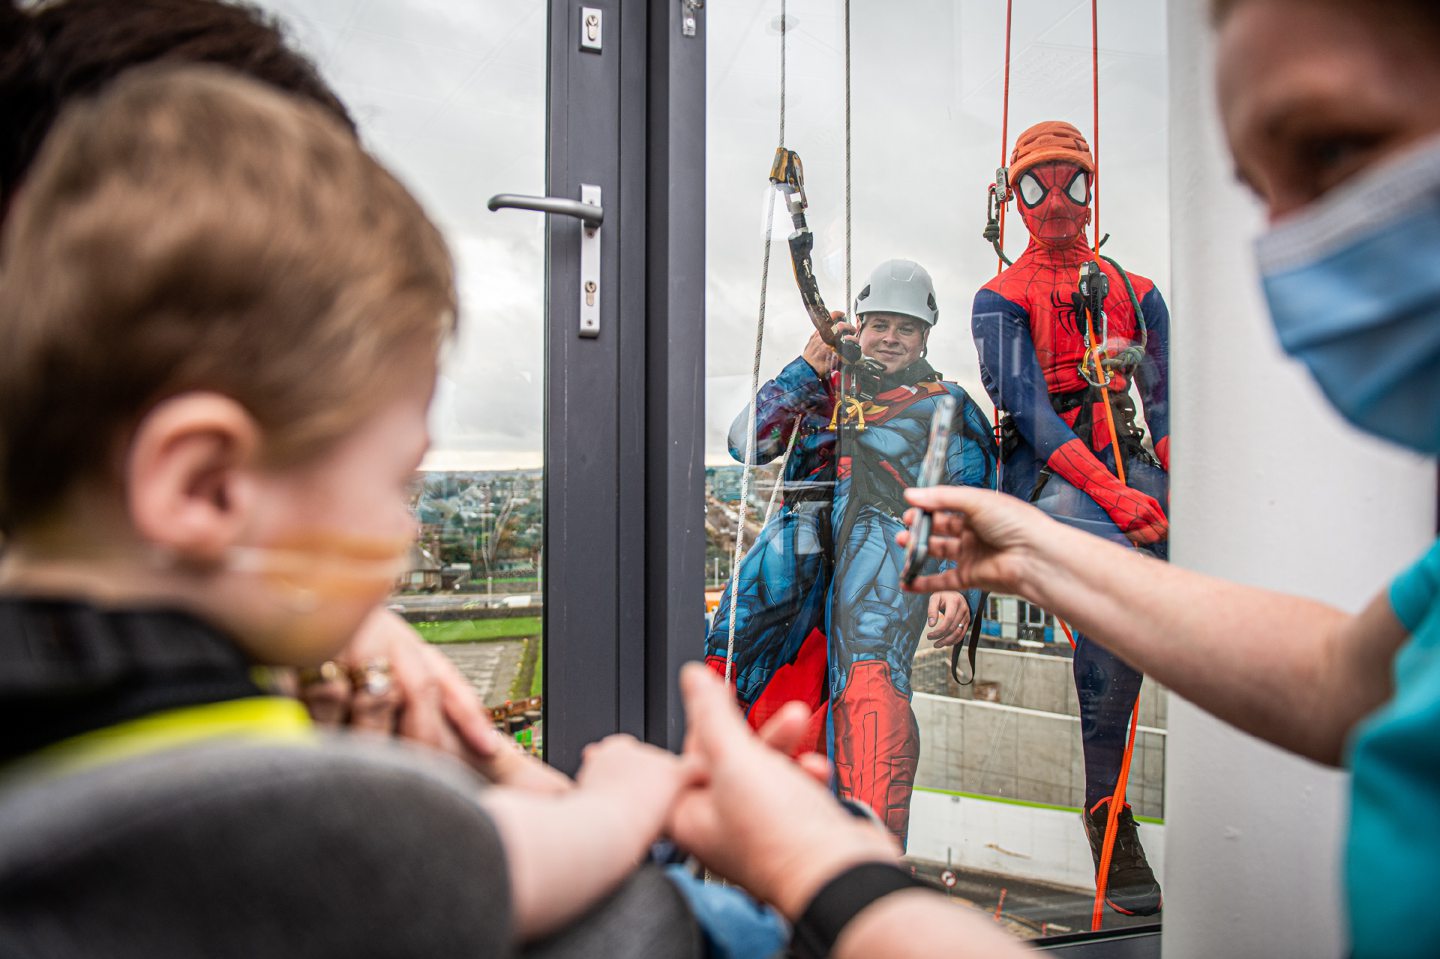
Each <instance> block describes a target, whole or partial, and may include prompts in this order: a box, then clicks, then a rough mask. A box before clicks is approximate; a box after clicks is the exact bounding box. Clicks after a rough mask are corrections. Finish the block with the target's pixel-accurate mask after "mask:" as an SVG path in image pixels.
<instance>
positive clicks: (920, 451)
mask: <svg viewBox="0 0 1440 959" xmlns="http://www.w3.org/2000/svg"><path fill="white" fill-rule="evenodd" d="M838 377H839V374H838V373H836V374H832V375H831V376H830V377H826V378H824V379H822V378H821V377H820V376H819V375H817V373H816V372H815V371H814V370H813V369H812V368H811V367H810V365H809V364H808V363H807V362H806V361H805V360H804V359H803V358H797V359H795V360H794V361H792V362H791V363H790V364H789V365H787V366H786V367H785V369H784V370H782V371H781V373H780V375H779V376H778V377H776V378H775V379H774V380H771V381H770V382H768V383H766V384H765V385H764V386H763V387H761V389H760V392H759V395H758V396H757V398H756V399H757V418H756V436H755V439H756V456H755V459H756V462H757V463H763V462H769V461H772V460H774V459H775V458H777V457H778V456H780V455H781V453H782V452H783V451H784V450H785V448H786V445H787V443H788V442H789V440H790V436H791V433H792V432H793V431H795V430H799V435H798V436H797V437H796V438H795V447H794V450H793V452H792V453H791V456H790V459H789V461H788V463H787V464H786V469H785V476H784V497H785V498H784V505H783V506H782V507H781V508H780V509H779V510H777V512H776V514H775V516H774V517H772V519H771V520H770V522H768V523H766V524H765V526H764V528H763V529H762V530H761V532H760V535H759V537H758V538H757V540H756V542H755V544H754V545H753V546H752V547H751V548H750V550H749V552H747V553H746V555H745V558H744V560H743V561H742V562H741V564H740V567H739V570H738V571H737V573H736V577H737V579H738V599H737V602H736V604H735V648H734V660H733V662H734V667H733V668H734V679H735V684H736V696H737V698H738V699H739V700H740V702H741V704H742V706H743V707H744V708H745V710H746V713H747V716H748V717H749V719H750V721H751V723H752V725H755V726H757V727H758V726H759V725H760V724H761V723H762V722H763V721H764V720H765V719H766V718H768V716H769V715H770V714H771V713H772V712H773V711H774V709H776V708H778V706H779V705H781V704H783V703H784V702H787V701H789V700H792V699H800V700H803V701H806V702H808V703H809V704H810V705H811V706H812V708H815V709H816V716H817V718H818V719H823V720H825V722H824V732H825V740H826V741H827V744H828V746H829V753H830V756H831V758H832V760H833V761H834V763H835V770H836V783H835V785H836V789H837V791H838V792H839V794H840V795H841V796H844V797H848V798H853V799H856V800H858V801H860V802H862V803H864V804H866V805H867V806H869V807H870V808H871V809H873V810H874V811H875V813H876V815H877V816H879V817H880V818H881V820H882V821H884V822H885V823H886V825H887V826H889V828H890V829H891V831H892V832H893V833H894V834H895V835H896V836H897V838H899V839H900V841H901V842H902V843H903V842H904V840H905V835H906V833H907V831H908V828H909V811H910V795H911V791H912V789H913V787H914V782H915V772H916V768H917V766H918V763H919V755H920V738H919V730H918V728H917V727H916V723H915V717H914V714H913V713H912V711H911V709H910V697H911V688H910V664H911V661H912V660H913V659H914V655H915V650H916V647H917V645H918V643H919V641H920V636H921V633H922V632H923V630H924V629H925V624H926V610H927V598H926V597H925V596H924V595H919V594H915V593H906V592H904V591H902V589H901V585H900V574H901V572H902V567H903V565H904V558H903V550H902V549H901V548H900V547H899V546H897V545H896V543H895V534H896V533H898V532H899V531H900V529H901V527H902V523H901V521H900V515H901V513H902V512H903V510H904V504H903V499H902V492H903V490H904V489H905V488H906V487H907V486H911V485H914V483H915V482H916V479H917V476H918V474H919V469H920V463H921V460H922V459H923V457H924V455H925V448H926V443H927V440H928V436H929V430H930V420H931V416H932V414H933V412H934V409H935V405H936V402H937V400H938V399H939V397H941V396H943V395H945V394H949V395H950V396H952V397H954V399H955V401H956V412H955V415H954V420H953V425H952V431H951V439H950V445H949V448H948V453H947V459H946V474H947V475H946V480H945V481H946V482H949V483H953V484H964V485H970V486H983V487H990V488H993V486H994V477H995V451H994V444H993V441H992V439H991V434H990V429H989V425H988V423H987V421H986V419H985V415H984V413H983V412H982V411H981V410H980V408H979V407H978V406H977V405H976V404H975V402H974V401H973V400H971V399H970V397H969V396H968V395H967V394H966V393H965V391H964V390H963V389H961V388H960V387H959V386H957V385H955V384H953V383H946V382H942V381H940V379H939V375H938V374H936V373H934V371H933V370H931V369H930V367H929V364H928V363H925V362H924V361H923V360H921V361H920V362H918V363H916V364H914V365H912V366H911V367H910V368H909V369H907V370H904V371H902V372H900V373H899V374H896V375H894V376H890V377H886V378H885V379H884V380H882V382H881V384H880V389H879V390H878V392H877V393H876V395H875V397H874V398H873V399H872V400H869V401H866V402H865V403H863V404H861V405H853V406H852V407H851V408H848V409H846V410H844V411H843V412H842V414H841V415H839V416H837V415H836V412H835V407H836V395H837V381H838ZM749 427H750V423H749V415H748V410H746V411H743V412H742V413H741V414H740V416H739V418H737V420H736V421H735V424H734V426H733V427H732V428H731V431H730V451H731V454H732V455H734V456H735V458H736V459H739V460H742V461H743V458H744V452H745V445H746V438H747V437H746V434H747V432H748V430H749ZM837 449H838V450H839V451H840V453H839V455H838V457H837ZM938 568H939V567H938V566H937V567H936V569H938ZM965 597H966V601H967V602H968V603H969V604H970V608H971V610H972V611H974V612H975V613H976V615H978V610H977V608H976V607H977V606H978V603H979V595H978V591H971V592H969V593H966V594H965ZM729 616H730V591H729V587H728V586H727V588H726V590H725V591H724V593H723V594H722V597H721V601H720V605H719V606H718V608H717V609H716V611H715V616H714V619H713V620H712V626H711V628H710V630H709V632H708V634H707V636H706V643H705V654H706V659H707V662H709V663H710V665H711V666H712V668H714V669H715V670H716V671H717V672H721V673H723V671H724V668H725V656H726V650H727V645H728V642H727V641H728V635H729ZM827 637H828V641H827ZM827 700H828V709H821V708H820V707H821V705H822V704H824V703H825V702H826V701H827ZM816 731H817V742H818V738H819V737H818V733H819V732H820V726H819V724H817V729H816Z"/></svg>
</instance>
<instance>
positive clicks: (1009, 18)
mask: <svg viewBox="0 0 1440 959" xmlns="http://www.w3.org/2000/svg"><path fill="white" fill-rule="evenodd" d="M1014 13H1015V0H1005V98H1004V103H1003V105H1002V107H1001V120H1000V166H1002V167H1003V166H1005V165H1006V162H1007V160H1008V158H1009V150H1010V26H1011V24H1012V23H1013V22H1014ZM1006 179H1007V180H1008V179H1009V176H1008V175H1007V176H1006ZM1006 190H1007V191H1008V190H1009V185H1008V184H1007V185H1006ZM1008 206H1009V204H1007V203H1006V202H1005V197H1003V196H1002V197H1000V249H1002V250H1003V249H1005V210H1006V207H1008ZM1003 272H1005V261H1004V260H1003V259H1001V258H999V257H997V258H996V260H995V275H996V276H999V275H1000V274H1001V273H1003ZM995 415H996V422H997V424H998V422H999V415H1000V411H999V410H998V409H997V410H996V411H995Z"/></svg>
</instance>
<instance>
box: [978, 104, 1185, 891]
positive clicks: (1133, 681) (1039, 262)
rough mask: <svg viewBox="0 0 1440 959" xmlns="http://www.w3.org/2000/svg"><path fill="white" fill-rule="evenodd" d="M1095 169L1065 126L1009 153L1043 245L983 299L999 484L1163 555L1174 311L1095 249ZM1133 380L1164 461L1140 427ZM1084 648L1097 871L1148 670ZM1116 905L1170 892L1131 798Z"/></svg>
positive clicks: (1080, 677) (981, 330)
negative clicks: (1082, 296) (1090, 229)
mask: <svg viewBox="0 0 1440 959" xmlns="http://www.w3.org/2000/svg"><path fill="white" fill-rule="evenodd" d="M1094 172H1095V162H1094V158H1093V157H1092V155H1091V153H1090V147H1089V145H1088V144H1087V143H1086V142H1085V138H1084V137H1083V136H1082V135H1081V134H1080V131H1079V130H1077V129H1076V128H1075V127H1073V126H1071V125H1070V124H1068V123H1063V122H1059V121H1048V122H1045V123H1039V124H1036V125H1035V126H1033V127H1031V128H1030V129H1029V130H1026V131H1025V132H1024V133H1022V134H1021V135H1020V137H1019V139H1017V140H1016V142H1015V149H1014V152H1013V153H1012V155H1011V158H1010V167H1009V182H1010V184H1011V188H1012V189H1013V190H1014V191H1015V195H1016V200H1017V203H1018V205H1019V209H1020V216H1021V218H1022V219H1023V220H1024V221H1025V226H1026V227H1027V229H1028V230H1029V231H1030V244H1029V246H1028V247H1027V248H1026V249H1025V252H1024V253H1023V254H1022V255H1021V256H1020V258H1019V259H1017V260H1016V261H1015V263H1014V265H1012V266H1010V267H1009V268H1007V269H1006V270H1005V271H1003V272H1002V273H1001V274H1000V275H999V276H997V277H995V279H993V280H991V281H990V282H989V283H987V284H985V286H984V287H983V288H982V289H981V290H980V292H979V293H978V294H976V296H975V306H974V313H973V317H972V329H973V332H974V336H975V346H976V348H977V350H978V351H979V354H980V372H981V379H982V381H983V382H984V384H985V389H986V390H987V391H988V392H989V394H990V398H991V399H992V400H993V401H994V403H995V407H996V409H997V410H999V411H1001V413H1002V414H1003V415H1002V420H1001V467H1000V488H1001V489H1002V490H1004V491H1005V492H1007V493H1011V494H1012V495H1015V496H1018V497H1021V498H1023V499H1026V500H1030V501H1032V502H1034V503H1035V504H1036V505H1037V506H1039V507H1040V508H1041V509H1043V510H1045V511H1046V512H1047V513H1049V514H1050V515H1052V516H1054V517H1055V518H1056V519H1058V520H1060V521H1061V522H1064V523H1067V524H1069V525H1072V526H1076V527H1079V528H1081V529H1084V530H1088V531H1090V532H1093V533H1095V534H1097V535H1100V536H1104V537H1107V538H1109V539H1112V540H1116V541H1118V542H1129V543H1132V544H1134V545H1135V546H1136V547H1137V548H1140V549H1143V550H1146V551H1147V552H1149V553H1151V554H1152V555H1154V556H1156V557H1158V558H1160V559H1165V558H1166V557H1167V551H1168V535H1169V523H1168V520H1167V518H1166V513H1165V511H1166V508H1167V503H1168V499H1169V482H1168V476H1167V470H1168V469H1169V447H1170V419H1169V409H1168V391H1167V384H1166V377H1167V369H1168V367H1167V357H1168V351H1169V340H1170V335H1169V334H1170V315H1169V311H1168V310H1167V308H1166V306H1165V301H1164V300H1163V299H1162V298H1161V296H1160V292H1159V290H1157V289H1156V288H1155V284H1154V283H1153V282H1151V281H1150V280H1148V279H1146V278H1145V277H1143V276H1140V275H1138V274H1135V273H1128V274H1127V273H1126V271H1124V270H1122V269H1120V268H1119V267H1118V266H1117V265H1116V264H1114V263H1112V262H1110V261H1107V260H1105V259H1103V258H1099V257H1097V254H1096V251H1094V250H1093V249H1091V247H1090V243H1089V241H1088V240H1087V239H1086V231H1085V228H1086V226H1087V225H1088V224H1089V222H1090V217H1091V212H1090V196H1091V193H1090V188H1091V180H1092V177H1093V175H1094ZM1096 261H1098V262H1099V264H1100V268H1101V269H1102V270H1103V271H1104V274H1105V276H1106V277H1107V278H1108V281H1109V283H1108V287H1109V288H1108V293H1107V294H1106V295H1105V297H1104V301H1103V310H1102V311H1101V313H1100V314H1099V315H1098V316H1095V315H1093V314H1092V315H1089V316H1087V312H1086V311H1085V310H1084V309H1080V310H1079V311H1078V312H1077V307H1078V306H1080V304H1078V303H1077V301H1076V294H1077V292H1078V278H1079V275H1080V271H1081V269H1082V267H1083V266H1084V265H1085V264H1086V263H1089V262H1096ZM1132 381H1133V382H1134V383H1135V384H1136V386H1137V387H1138V392H1139V395H1140V398H1141V400H1142V402H1143V403H1144V416H1145V422H1146V424H1147V425H1148V426H1149V428H1150V433H1151V435H1152V437H1153V440H1154V443H1153V447H1154V452H1153V454H1152V452H1151V451H1150V450H1148V449H1147V448H1146V447H1145V445H1144V443H1143V440H1144V435H1145V433H1144V430H1143V429H1142V428H1141V427H1140V425H1139V424H1138V423H1137V422H1136V409H1135V404H1134V401H1133V400H1132V399H1131V396H1130V384H1131V382H1132ZM1107 404H1108V406H1109V411H1108V413H1107V410H1106V406H1107ZM1112 422H1113V425H1114V431H1113V434H1112V430H1111V423H1112ZM1117 445H1118V446H1119V455H1120V457H1121V464H1122V465H1123V470H1124V472H1123V476H1124V479H1123V481H1122V479H1121V478H1120V474H1119V473H1118V471H1117V469H1116V448H1115V447H1116V446H1117ZM1074 638H1075V659H1074V674H1075V691H1076V693H1077V695H1078V697H1079V701H1080V729H1081V739H1082V743H1083V746H1084V751H1085V813H1084V824H1085V832H1086V835H1087V837H1088V838H1089V840H1090V847H1091V851H1092V853H1093V855H1094V859H1095V864H1096V870H1097V873H1098V870H1099V862H1100V853H1101V843H1102V841H1103V836H1104V833H1105V828H1106V821H1107V818H1108V816H1109V807H1110V804H1111V802H1112V796H1113V795H1114V792H1115V784H1116V780H1117V778H1118V775H1119V771H1120V766H1121V762H1122V760H1123V757H1124V752H1125V743H1126V739H1127V736H1128V733H1129V720H1130V713H1131V710H1132V709H1133V708H1134V705H1135V700H1136V697H1137V696H1139V693H1140V682H1141V675H1140V673H1138V672H1137V671H1135V670H1134V669H1132V668H1130V667H1129V666H1128V665H1127V664H1125V663H1124V662H1123V661H1121V660H1120V659H1118V658H1116V657H1115V656H1114V655H1112V654H1111V653H1109V652H1107V651H1106V650H1104V649H1102V648H1100V647H1099V646H1098V645H1096V644H1094V643H1091V642H1087V641H1086V639H1085V637H1084V635H1082V634H1080V633H1076V634H1075V637H1074ZM1106 901H1107V902H1108V903H1109V905H1110V907H1111V908H1112V909H1115V910H1116V911H1118V912H1122V913H1125V914H1127V915H1152V914H1154V913H1156V912H1158V911H1159V910H1160V905H1161V896H1160V887H1159V884H1158V883H1157V882H1156V881H1155V875H1154V873H1153V872H1152V871H1151V869H1150V866H1149V864H1148V863H1147V862H1146V860H1145V851H1144V849H1143V848H1142V847H1141V845H1140V840H1139V836H1138V833H1137V830H1136V826H1135V820H1134V817H1133V815H1132V814H1131V812H1130V807H1129V805H1128V804H1126V805H1125V807H1124V809H1123V810H1122V811H1121V812H1120V813H1119V814H1118V819H1117V833H1116V840H1115V845H1114V850H1113V853H1112V859H1111V864H1110V870H1109V878H1108V880H1107V890H1106Z"/></svg>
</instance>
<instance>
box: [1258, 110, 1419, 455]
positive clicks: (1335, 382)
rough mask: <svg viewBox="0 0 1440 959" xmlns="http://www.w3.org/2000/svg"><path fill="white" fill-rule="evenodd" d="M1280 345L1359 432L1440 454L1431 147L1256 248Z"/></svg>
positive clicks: (1291, 222) (1333, 198)
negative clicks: (1306, 371) (1311, 377)
mask: <svg viewBox="0 0 1440 959" xmlns="http://www.w3.org/2000/svg"><path fill="white" fill-rule="evenodd" d="M1257 255H1258V259H1259V263H1260V272H1261V274H1262V275H1263V277H1264V283H1265V296H1266V299H1267V300H1269V303H1270V314H1271V317H1272V318H1273V320H1274V322H1275V330H1276V332H1277V333H1279V335H1280V345H1281V346H1282V347H1284V349H1285V352H1287V353H1289V354H1290V355H1291V356H1294V357H1295V358H1297V359H1298V360H1300V361H1301V362H1302V363H1304V364H1305V366H1306V367H1307V368H1308V369H1309V370H1310V374H1311V375H1312V376H1314V378H1315V381H1316V382H1317V383H1319V384H1320V388H1321V389H1322V390H1323V391H1324V392H1325V395H1326V396H1327V397H1328V398H1329V399H1330V402H1331V403H1333V404H1334V405H1335V408H1336V409H1338V410H1339V411H1340V413H1341V414H1342V415H1343V416H1344V417H1345V418H1346V419H1348V420H1349V421H1350V422H1352V423H1354V424H1355V425H1356V426H1358V427H1360V429H1362V430H1365V431H1366V432H1369V433H1374V434H1376V435H1377V436H1382V437H1384V438H1386V439H1389V440H1393V441H1394V442H1396V443H1400V444H1401V445H1403V446H1408V447H1410V448H1412V449H1415V450H1419V451H1420V452H1422V453H1430V454H1436V453H1440V139H1437V140H1432V141H1430V142H1429V143H1427V144H1426V145H1424V146H1423V147H1421V148H1419V149H1417V150H1414V151H1411V152H1409V153H1407V154H1405V155H1404V156H1403V157H1401V158H1399V159H1396V160H1393V161H1391V162H1389V163H1386V164H1384V165H1382V166H1381V167H1379V168H1377V169H1375V170H1373V171H1370V172H1368V173H1366V174H1364V175H1363V176H1361V177H1359V178H1358V179H1356V180H1355V181H1354V182H1352V183H1347V184H1345V185H1344V186H1342V187H1340V188H1338V189H1336V190H1334V191H1333V192H1331V193H1330V194H1329V195H1327V196H1326V197H1324V198H1323V199H1321V200H1319V201H1318V202H1316V203H1315V204H1314V205H1313V206H1312V207H1311V208H1309V209H1307V210H1306V211H1305V212H1304V213H1301V214H1298V215H1296V216H1293V217H1289V218H1287V219H1285V220H1284V221H1283V222H1281V223H1280V224H1278V225H1277V226H1275V227H1274V228H1273V229H1272V230H1270V232H1269V233H1267V234H1266V235H1264V236H1262V237H1261V238H1260V241H1259V243H1258V245H1257Z"/></svg>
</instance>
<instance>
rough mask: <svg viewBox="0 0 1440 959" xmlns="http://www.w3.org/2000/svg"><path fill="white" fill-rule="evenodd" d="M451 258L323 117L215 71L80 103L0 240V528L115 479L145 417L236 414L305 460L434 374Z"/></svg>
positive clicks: (149, 80)
mask: <svg viewBox="0 0 1440 959" xmlns="http://www.w3.org/2000/svg"><path fill="white" fill-rule="evenodd" d="M454 309H455V298H454V279H453V273H452V267H451V262H450V257H449V253H448V252H447V250H446V247H445V243H444V241H443V240H442V239H441V237H440V234H439V232H438V231H437V230H436V228H435V227H434V225H433V224H432V223H431V222H430V221H429V220H428V219H427V218H426V216H425V213H424V212H423V211H422V210H421V208H420V206H419V205H418V204H417V203H416V201H415V200H414V198H413V197H411V196H410V194H409V193H408V192H407V191H406V190H405V188H404V187H402V186H401V185H400V184H399V183H398V182H397V181H396V180H395V179H394V177H392V176H391V175H390V174H389V173H387V172H386V171H385V170H384V169H383V168H382V167H381V166H380V165H379V164H378V163H377V162H376V161H375V160H374V159H372V158H371V157H370V156H369V155H367V154H366V153H365V151H364V150H363V149H361V147H360V145H359V144H358V143H357V142H356V140H355V139H354V137H353V136H352V134H351V133H350V132H349V131H348V130H346V129H345V128H344V127H343V126H342V125H341V124H340V123H339V122H337V121H336V120H335V119H334V118H333V117H331V116H329V115H327V114H326V113H325V112H324V111H323V110H322V109H321V108H319V107H318V106H315V105H313V104H309V103H306V102H302V101H300V100H298V99H295V98H292V97H290V96H287V95H285V94H282V93H279V92H277V91H274V90H272V89H269V88H266V87H263V86H261V85H259V84H257V83H255V82H253V81H250V80H247V79H244V78H242V77H240V76H238V75H234V74H231V73H228V72H225V71H222V70H218V69H216V68H211V67H182V68H153V69H152V68H146V69H143V70H139V71H136V73H135V74H134V75H133V76H128V77H124V78H121V79H120V80H119V81H117V82H116V83H115V84H114V85H113V86H111V87H110V88H109V89H108V90H107V91H106V92H105V93H104V94H103V95H101V96H100V97H99V98H97V99H96V100H93V101H90V102H86V103H82V104H78V105H76V106H72V107H71V108H70V109H69V110H68V111H67V112H66V114H65V115H64V116H63V117H62V118H61V120H60V121H59V122H58V123H57V125H56V127H55V129H54V130H53V131H52V132H51V134H50V135H49V137H47V140H46V143H45V146H44V148H43V149H42V152H41V155H40V157H39V159H38V160H37V162H36V164H35V166H34V168H33V170H32V172H31V175H30V177H29V178H28V179H27V182H26V183H25V186H24V188H23V189H22V190H21V195H20V196H19V198H18V199H17V200H16V203H15V206H14V208H13V210H12V211H11V215H10V217H9V218H8V221H7V223H6V229H5V233H4V235H3V237H0V524H3V528H4V529H6V530H8V531H11V532H13V531H14V530H16V529H18V528H21V527H23V526H24V525H26V524H28V523H30V522H31V521H33V520H38V519H42V518H44V517H45V516H46V515H47V514H48V513H50V512H51V511H53V510H54V509H55V508H56V507H57V506H58V505H59V504H60V502H61V500H62V498H63V497H64V496H65V494H66V493H67V492H68V491H69V490H71V489H72V488H73V487H74V486H75V484H76V483H77V482H78V481H80V480H91V479H100V480H109V479H113V478H114V477H116V476H117V475H118V474H117V472H116V470H117V467H118V463H119V460H120V457H121V456H122V455H123V453H124V450H125V448H126V446H127V445H128V439H129V436H130V432H131V430H132V429H133V428H134V426H135V424H136V423H138V421H139V420H140V419H141V418H142V417H143V416H144V414H145V413H146V411H147V410H148V409H150V408H151V407H153V406H154V405H155V404H156V403H158V402H159V401H161V400H163V399H165V398H166V397H169V396H174V395H176V394H179V393H183V392H187V391H191V390H206V391H214V392H218V393H222V394H224V395H226V396H229V397H231V398H232V399H234V400H235V401H237V402H238V403H240V404H241V405H242V406H244V407H245V408H246V409H247V410H248V411H249V412H250V414H251V415H252V416H254V418H255V419H256V421H257V422H258V423H259V425H260V427H261V428H262V430H263V435H264V437H265V449H264V454H265V456H266V457H267V461H268V462H270V463H271V464H274V465H282V466H283V465H286V464H288V463H293V462H299V461H303V460H304V459H307V458H309V457H310V456H313V455H315V454H318V453H320V452H323V451H324V450H325V448H326V447H327V445H328V444H330V443H332V442H334V441H335V440H338V439H340V438H341V437H343V436H344V435H346V434H347V433H348V432H349V431H351V430H352V429H353V428H355V427H356V426H357V425H358V424H359V423H360V422H361V421H362V420H364V419H365V418H366V417H367V416H368V415H370V414H371V413H373V412H374V411H375V409H376V408H377V406H378V405H379V404H380V403H381V402H383V401H384V400H386V399H388V392H387V391H388V390H389V389H391V388H392V387H391V383H392V382H394V383H396V384H397V385H398V382H399V381H400V379H401V378H402V377H404V376H406V375H408V376H411V377H413V376H414V375H415V371H416V370H417V369H419V368H420V367H419V366H418V365H417V364H418V361H421V360H433V359H434V357H435V355H436V351H437V349H438V347H439V345H440V342H441V340H442V339H443V338H444V337H445V336H446V335H447V334H448V333H449V332H450V330H451V329H452V327H453V324H454V319H453V318H454Z"/></svg>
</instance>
